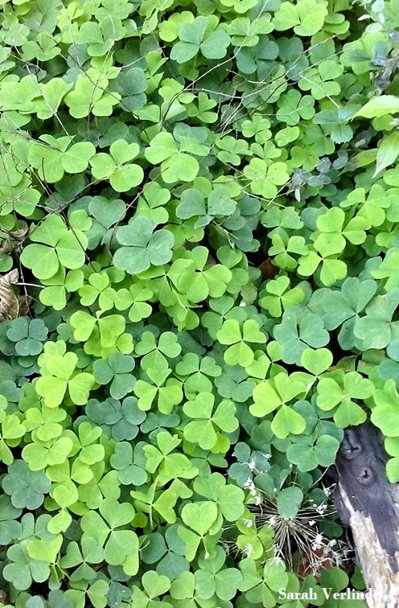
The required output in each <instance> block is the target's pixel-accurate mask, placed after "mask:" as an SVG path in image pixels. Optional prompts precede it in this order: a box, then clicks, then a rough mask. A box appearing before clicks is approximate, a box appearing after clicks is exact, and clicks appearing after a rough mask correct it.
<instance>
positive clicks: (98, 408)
mask: <svg viewBox="0 0 399 608" xmlns="http://www.w3.org/2000/svg"><path fill="white" fill-rule="evenodd" d="M85 413H86V416H87V418H88V419H89V420H91V421H92V422H94V423H95V424H96V425H98V426H100V427H101V428H102V429H103V431H104V433H105V434H106V435H108V437H111V438H112V439H115V440H116V441H123V440H125V439H126V440H131V439H134V438H135V437H136V436H137V434H138V432H139V425H140V424H141V423H142V422H143V421H144V420H145V417H146V415H145V413H144V412H142V411H141V410H140V409H139V408H138V406H137V399H136V398H135V397H133V396H129V397H126V398H125V399H124V400H123V401H122V402H120V401H118V400H116V399H112V398H111V397H110V398H108V399H105V401H98V400H97V399H89V401H88V402H87V405H86V407H85Z"/></svg>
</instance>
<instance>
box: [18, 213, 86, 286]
mask: <svg viewBox="0 0 399 608" xmlns="http://www.w3.org/2000/svg"><path fill="white" fill-rule="evenodd" d="M30 240H31V241H33V243H32V244H30V245H28V246H27V247H25V248H24V250H23V252H22V254H21V262H22V263H23V265H24V266H26V267H27V268H30V269H31V270H32V272H33V274H34V275H35V277H37V278H38V279H50V278H51V277H53V276H54V275H55V274H56V273H57V272H58V270H59V269H60V268H62V267H65V268H70V269H78V268H81V266H83V264H84V260H85V249H86V247H87V238H86V236H85V235H84V233H83V232H81V231H80V230H78V229H74V230H73V231H72V230H69V229H68V228H67V226H66V225H65V223H64V221H63V220H62V219H61V217H60V216H59V215H55V214H51V215H48V216H47V217H46V218H45V219H44V220H43V221H42V222H41V223H40V224H39V225H37V226H35V227H34V229H33V230H32V231H31V234H30Z"/></svg>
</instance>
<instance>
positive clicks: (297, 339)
mask: <svg viewBox="0 0 399 608" xmlns="http://www.w3.org/2000/svg"><path fill="white" fill-rule="evenodd" d="M273 335H274V337H275V339H276V340H277V341H278V342H279V343H280V344H281V347H282V351H281V356H282V359H283V361H284V362H285V363H296V364H297V365H299V364H300V361H301V356H302V354H303V352H304V351H305V350H306V349H307V348H308V347H309V346H310V347H312V348H319V347H321V346H325V345H326V344H328V342H329V340H330V336H329V333H328V331H326V330H325V328H324V324H323V321H322V319H321V318H320V317H318V316H317V315H315V314H313V313H306V314H304V315H301V314H300V313H298V312H296V311H294V310H286V311H285V312H284V314H283V317H282V321H281V323H279V324H278V325H276V326H275V327H274V330H273Z"/></svg>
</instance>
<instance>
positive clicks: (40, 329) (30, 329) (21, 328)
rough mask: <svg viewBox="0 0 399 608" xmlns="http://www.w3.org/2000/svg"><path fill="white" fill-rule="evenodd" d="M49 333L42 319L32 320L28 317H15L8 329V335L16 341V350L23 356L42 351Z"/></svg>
mask: <svg viewBox="0 0 399 608" xmlns="http://www.w3.org/2000/svg"><path fill="white" fill-rule="evenodd" d="M47 334H48V329H47V327H46V325H45V323H44V321H43V320H42V319H32V320H30V319H28V318H27V317H19V318H18V319H15V320H14V321H13V322H12V323H11V325H10V328H9V330H8V331H7V337H8V338H9V339H10V340H11V341H12V342H15V343H16V345H15V350H16V352H17V354H18V355H21V356H22V357H27V356H29V355H38V354H39V353H41V351H42V349H43V344H42V342H44V341H45V340H46V338H47Z"/></svg>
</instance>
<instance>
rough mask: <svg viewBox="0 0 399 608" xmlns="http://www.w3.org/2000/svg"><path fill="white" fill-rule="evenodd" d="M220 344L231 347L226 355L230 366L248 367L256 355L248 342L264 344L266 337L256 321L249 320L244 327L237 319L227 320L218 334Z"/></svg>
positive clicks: (225, 357)
mask: <svg viewBox="0 0 399 608" xmlns="http://www.w3.org/2000/svg"><path fill="white" fill-rule="evenodd" d="M216 337H217V339H218V341H219V342H220V344H226V345H229V344H230V345H231V346H229V348H228V349H227V350H226V351H225V353H224V359H225V361H226V363H227V364H228V365H241V366H242V367H247V366H248V365H250V364H251V363H252V361H253V360H254V353H253V351H252V349H251V347H250V346H248V344H247V342H249V343H250V344H251V343H255V344H256V343H258V344H262V343H264V342H266V335H265V334H264V333H263V332H262V331H261V330H260V327H259V324H258V323H257V322H256V321H255V319H247V320H246V321H244V323H243V324H242V326H240V323H239V322H238V321H236V320H235V319H227V321H225V322H224V323H223V325H222V327H221V329H220V330H219V331H218V333H217V334H216Z"/></svg>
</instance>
